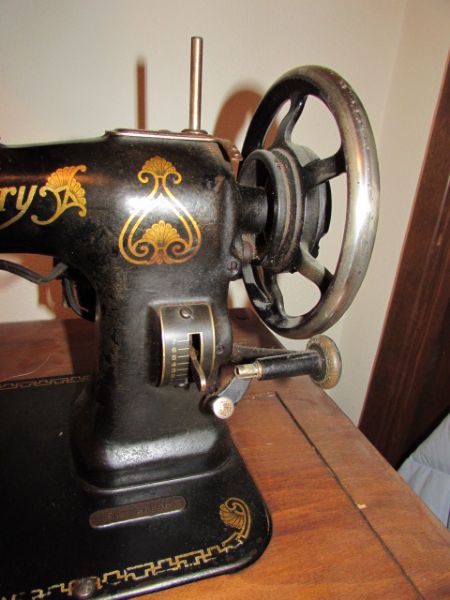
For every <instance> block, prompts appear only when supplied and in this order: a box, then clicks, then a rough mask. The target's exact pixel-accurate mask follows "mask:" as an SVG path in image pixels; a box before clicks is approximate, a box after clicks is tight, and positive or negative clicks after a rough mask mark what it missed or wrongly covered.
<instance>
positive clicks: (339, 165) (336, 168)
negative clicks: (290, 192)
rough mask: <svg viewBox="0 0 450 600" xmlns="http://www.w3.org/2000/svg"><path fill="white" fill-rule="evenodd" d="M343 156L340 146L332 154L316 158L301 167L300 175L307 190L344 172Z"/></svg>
mask: <svg viewBox="0 0 450 600" xmlns="http://www.w3.org/2000/svg"><path fill="white" fill-rule="evenodd" d="M345 171H346V167H345V157H344V151H343V149H342V146H341V147H340V148H339V150H338V151H337V152H336V154H333V155H332V156H328V157H327V158H318V159H317V160H313V161H311V162H310V163H308V164H307V165H305V166H304V167H303V170H302V176H303V180H304V181H305V184H306V188H307V189H308V190H310V189H312V188H314V187H316V186H317V185H320V184H321V183H325V182H326V181H329V180H330V179H333V178H334V177H337V176H338V175H340V174H341V173H345Z"/></svg>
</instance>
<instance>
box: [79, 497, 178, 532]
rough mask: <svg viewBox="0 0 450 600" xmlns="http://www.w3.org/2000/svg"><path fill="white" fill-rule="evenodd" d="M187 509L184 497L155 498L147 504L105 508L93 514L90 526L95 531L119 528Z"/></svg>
mask: <svg viewBox="0 0 450 600" xmlns="http://www.w3.org/2000/svg"><path fill="white" fill-rule="evenodd" d="M185 508H186V500H185V499H184V498H183V496H169V497H167V498H154V499H153V500H146V501H145V502H135V503H134V504H123V505H122V506H113V507H111V508H103V509H102V510H97V511H96V512H94V513H92V514H91V516H90V517H89V524H90V526H91V527H93V528H94V529H102V528H103V527H117V526H119V525H129V524H131V523H137V522H139V521H145V520H147V519H152V518H153V517H159V516H162V515H168V514H172V513H177V512H180V511H182V510H184V509H185Z"/></svg>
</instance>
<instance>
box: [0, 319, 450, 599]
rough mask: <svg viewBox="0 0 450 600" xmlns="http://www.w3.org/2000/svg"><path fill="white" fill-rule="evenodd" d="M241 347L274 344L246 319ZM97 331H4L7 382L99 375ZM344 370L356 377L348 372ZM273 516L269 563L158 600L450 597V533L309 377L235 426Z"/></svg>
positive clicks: (259, 400) (251, 397)
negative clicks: (95, 371)
mask: <svg viewBox="0 0 450 600" xmlns="http://www.w3.org/2000/svg"><path fill="white" fill-rule="evenodd" d="M234 327H235V334H236V336H237V339H238V340H239V342H240V343H247V344H259V345H266V346H268V345H273V344H274V340H273V338H272V337H271V335H270V334H269V333H268V332H267V331H265V330H264V328H262V327H261V326H260V325H259V324H258V322H257V320H256V318H255V317H254V316H253V315H252V314H251V313H249V312H248V311H243V310H238V311H235V312H234ZM93 348H94V342H93V336H92V325H91V324H90V323H86V322H82V321H80V320H77V319H74V320H70V321H42V322H31V323H8V324H2V325H0V382H2V381H7V380H8V381H15V380H18V379H30V378H34V377H46V376H52V375H61V374H68V373H73V372H75V373H83V372H87V371H89V370H90V368H91V365H92V356H93ZM344 367H346V368H351V366H349V365H347V366H345V365H344ZM230 428H231V431H232V435H233V438H234V440H235V442H236V445H237V446H238V448H239V451H240V452H241V454H242V456H243V458H244V460H245V462H246V464H247V466H248V468H249V471H250V472H251V474H252V476H253V478H254V480H255V482H256V483H257V485H258V487H259V488H260V490H261V492H262V494H263V496H264V498H265V500H266V502H267V504H268V506H269V509H270V512H271V515H272V521H273V537H272V540H271V542H270V544H269V546H268V548H267V550H266V551H265V553H264V554H263V556H262V557H261V558H260V559H259V560H258V561H257V562H256V563H255V564H253V565H251V566H250V567H248V568H247V569H244V570H243V571H240V572H238V573H234V574H231V575H222V576H219V577H214V578H212V579H205V580H202V581H199V582H196V583H193V584H188V585H185V586H183V587H181V588H172V589H169V590H166V591H163V592H158V593H154V594H152V595H151V598H152V600H156V599H158V600H159V599H161V600H171V599H175V598H177V599H180V598H182V599H183V600H190V599H192V600H193V599H196V600H197V599H203V598H205V599H206V598H207V599H208V600H210V599H211V600H225V599H226V600H232V599H236V600H237V599H239V600H247V599H251V600H255V598H257V599H258V600H266V599H267V600H269V599H270V600H273V599H278V598H282V599H283V600H290V599H294V598H299V599H302V600H309V599H311V600H312V599H314V600H316V599H317V600H319V599H321V600H323V599H332V600H337V599H341V598H342V599H345V600H350V599H351V600H359V599H370V600H372V599H381V598H383V599H385V600H387V599H392V600H403V599H405V600H406V599H410V598H411V599H413V598H429V599H437V598H442V599H449V598H450V534H449V532H448V531H447V530H446V529H445V528H444V527H443V526H442V525H441V523H440V522H439V521H438V520H437V519H436V518H435V517H434V516H433V515H432V514H431V512H430V511H429V510H428V509H427V507H426V506H425V505H424V504H423V503H422V502H421V501H420V499H419V498H418V497H417V496H416V495H415V493H414V492H413V491H412V490H411V489H410V488H409V487H408V486H407V485H406V484H405V483H404V482H403V481H402V480H401V478H400V477H399V476H398V474H397V473H396V472H395V471H394V470H393V469H392V468H391V467H390V465H389V464H388V463H387V462H386V461H385V460H384V459H383V458H382V457H381V456H380V454H379V453H378V452H377V451H376V450H375V449H374V448H373V447H372V446H371V444H370V443H369V442H368V441H367V440H366V438H365V437H364V436H363V435H362V434H361V433H360V432H359V430H358V429H357V428H356V427H355V426H354V425H353V424H352V423H351V421H350V420H349V419H348V418H347V417H346V416H345V415H344V414H343V413H342V412H341V411H340V410H339V408H338V407H337V406H336V405H335V404H334V402H333V401H332V400H331V399H330V398H329V397H328V396H327V395H326V394H325V393H324V392H322V391H321V390H320V389H319V388H317V387H316V386H315V385H314V384H313V383H311V381H310V380H309V378H307V377H299V378H292V379H285V380H278V381H276V382H274V381H267V382H254V383H252V385H251V387H250V390H249V393H248V394H247V395H246V397H245V398H244V399H243V400H242V401H241V402H240V403H239V405H238V407H237V410H236V412H235V414H234V415H233V417H232V418H231V419H230Z"/></svg>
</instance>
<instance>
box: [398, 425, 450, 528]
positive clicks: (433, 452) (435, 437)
mask: <svg viewBox="0 0 450 600" xmlns="http://www.w3.org/2000/svg"><path fill="white" fill-rule="evenodd" d="M399 473H400V475H401V476H402V477H403V479H404V480H405V481H407V482H408V483H409V485H410V486H411V487H412V488H413V490H414V491H415V492H416V493H417V494H418V495H419V496H420V497H421V498H422V500H423V501H424V502H425V503H426V504H427V505H428V507H429V508H430V509H431V510H432V511H433V512H434V514H435V515H436V516H437V518H438V519H440V520H441V521H442V523H444V525H445V526H446V527H447V529H449V530H450V414H449V415H447V417H446V418H445V419H444V420H443V421H442V423H441V424H440V425H439V426H438V427H437V428H436V429H435V430H434V431H433V433H432V434H431V435H430V436H429V437H428V438H427V439H426V440H425V441H424V442H423V443H422V444H421V445H420V446H419V447H418V448H417V450H415V451H414V452H413V453H412V454H411V456H409V458H407V459H406V460H405V462H404V463H403V464H402V466H401V467H400V469H399Z"/></svg>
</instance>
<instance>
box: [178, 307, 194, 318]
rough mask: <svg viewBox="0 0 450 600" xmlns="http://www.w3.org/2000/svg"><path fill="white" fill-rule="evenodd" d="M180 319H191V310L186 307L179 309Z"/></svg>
mask: <svg viewBox="0 0 450 600" xmlns="http://www.w3.org/2000/svg"><path fill="white" fill-rule="evenodd" d="M180 317H181V318H183V319H192V310H191V309H190V308H188V307H187V306H184V307H183V308H180Z"/></svg>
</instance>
